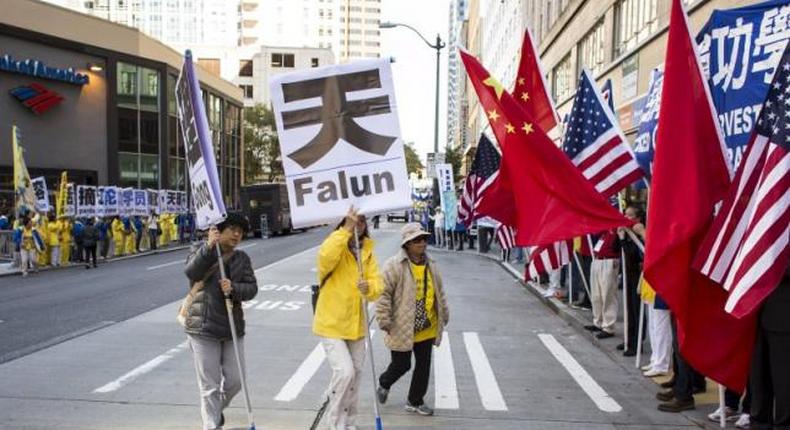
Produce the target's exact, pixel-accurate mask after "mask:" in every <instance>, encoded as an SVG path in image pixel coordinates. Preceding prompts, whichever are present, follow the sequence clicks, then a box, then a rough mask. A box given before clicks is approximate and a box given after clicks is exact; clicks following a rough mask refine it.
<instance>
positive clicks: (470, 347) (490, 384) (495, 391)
mask: <svg viewBox="0 0 790 430" xmlns="http://www.w3.org/2000/svg"><path fill="white" fill-rule="evenodd" d="M464 343H465V344H466V352H467V354H468V355H469V361H470V362H471V363H472V372H473V373H474V374H475V382H477V391H478V393H480V400H481V401H482V403H483V408H485V409H486V410H487V411H506V410H508V409H507V404H505V399H504V398H503V397H502V392H501V391H500V390H499V384H498V383H497V380H496V376H494V371H493V370H492V369H491V363H489V362H488V357H487V356H486V353H485V350H484V349H483V345H482V344H481V343H480V337H478V335H477V333H474V332H464Z"/></svg>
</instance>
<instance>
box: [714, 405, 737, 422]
mask: <svg viewBox="0 0 790 430" xmlns="http://www.w3.org/2000/svg"><path fill="white" fill-rule="evenodd" d="M724 417H725V418H724V419H725V420H726V421H728V422H733V421H735V420H737V419H738V413H737V412H735V411H734V410H732V408H730V407H729V406H725V407H724ZM720 418H721V408H717V409H716V410H715V411H713V412H711V413H709V414H708V419H709V420H711V421H713V422H714V423H717V422H719V419H720Z"/></svg>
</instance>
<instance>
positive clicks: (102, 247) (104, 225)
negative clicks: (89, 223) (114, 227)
mask: <svg viewBox="0 0 790 430" xmlns="http://www.w3.org/2000/svg"><path fill="white" fill-rule="evenodd" d="M96 228H97V229H98V230H99V251H100V254H101V256H102V258H103V259H104V260H106V259H107V258H108V257H109V256H110V242H112V240H111V239H110V223H109V222H108V221H107V218H100V219H99V222H98V223H97V225H96Z"/></svg>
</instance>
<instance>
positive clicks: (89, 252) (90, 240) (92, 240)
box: [81, 218, 99, 269]
mask: <svg viewBox="0 0 790 430" xmlns="http://www.w3.org/2000/svg"><path fill="white" fill-rule="evenodd" d="M81 239H82V249H84V250H85V259H84V260H85V268H86V269H90V268H91V261H93V267H94V268H95V267H96V244H97V243H98V242H99V230H98V229H97V228H96V226H95V225H93V218H86V219H85V227H83V229H82V235H81Z"/></svg>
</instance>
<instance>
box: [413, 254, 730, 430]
mask: <svg viewBox="0 0 790 430" xmlns="http://www.w3.org/2000/svg"><path fill="white" fill-rule="evenodd" d="M428 251H431V252H441V253H445V254H450V253H459V254H463V255H469V256H476V257H478V258H485V259H488V260H491V261H494V262H496V263H497V264H498V265H499V266H500V267H501V268H502V269H503V270H505V271H506V272H508V273H509V274H510V275H512V276H513V277H514V278H515V279H516V280H518V282H519V284H520V285H521V286H522V287H523V288H524V289H525V290H527V291H529V292H530V293H532V294H533V295H535V297H537V299H538V300H539V301H541V302H542V303H543V304H544V305H546V307H548V308H549V309H550V310H551V311H552V312H554V313H555V314H557V315H558V316H559V317H560V318H561V319H562V320H563V321H565V322H566V323H568V325H570V326H572V327H573V328H574V329H575V330H576V331H577V332H578V334H579V335H580V336H582V337H584V338H585V339H587V340H589V341H590V343H592V344H593V345H594V346H595V347H596V348H598V349H599V350H600V351H602V352H603V353H604V354H606V356H607V357H609V358H610V359H611V360H612V361H614V362H615V363H617V364H618V365H620V367H622V368H623V369H625V370H626V371H627V372H628V373H629V374H630V375H632V376H634V377H635V378H636V379H635V381H637V382H638V384H640V385H641V386H643V387H645V388H647V389H648V390H655V389H656V387H657V384H656V383H655V382H654V381H653V380H652V379H650V378H645V377H644V376H642V373H641V372H640V371H639V369H637V368H636V367H635V366H633V362H634V357H627V361H629V362H630V363H624V362H623V358H624V357H623V355H622V353H620V351H618V350H616V349H614V347H613V346H612V345H610V344H609V343H605V341H602V340H600V339H598V338H596V337H595V334H594V333H592V332H590V331H588V330H585V328H584V326H585V325H587V324H589V323H590V322H589V321H586V320H584V319H583V318H582V317H581V316H580V315H578V314H577V313H576V312H572V311H571V310H570V308H569V307H568V305H567V304H565V303H564V302H563V301H561V300H559V299H557V298H555V297H546V296H544V295H543V291H541V289H540V288H538V287H537V286H535V285H534V284H533V283H531V282H525V281H524V279H523V275H522V273H521V272H520V271H519V270H518V269H517V268H515V267H513V265H511V264H510V263H509V262H504V261H502V260H501V259H500V258H499V256H497V255H492V254H481V253H479V252H477V251H476V250H475V251H454V250H448V249H444V248H436V247H433V246H431V247H429V248H428ZM588 312H589V311H588ZM614 339H622V335H619V336H617V337H615V338H614ZM642 357H643V358H644V357H649V355H646V354H644V353H643V354H642ZM700 406H701V405H700ZM696 411H697V412H699V413H703V412H704V411H703V410H702V409H701V408H700V407H699V406H698V407H697V409H696ZM691 412H694V411H691ZM681 414H682V415H683V417H685V418H686V419H687V420H688V421H689V423H690V424H693V425H696V426H698V427H700V428H704V429H710V430H713V429H720V427H719V426H718V425H715V424H713V423H710V422H708V421H707V420H706V417H705V414H707V412H704V414H703V415H702V417H698V416H694V415H690V414H689V413H687V412H681Z"/></svg>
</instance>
